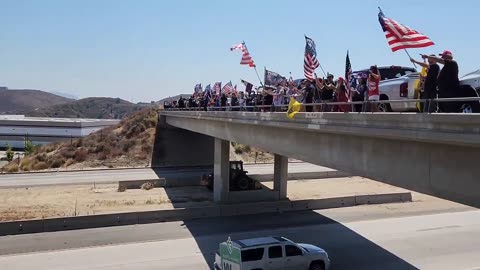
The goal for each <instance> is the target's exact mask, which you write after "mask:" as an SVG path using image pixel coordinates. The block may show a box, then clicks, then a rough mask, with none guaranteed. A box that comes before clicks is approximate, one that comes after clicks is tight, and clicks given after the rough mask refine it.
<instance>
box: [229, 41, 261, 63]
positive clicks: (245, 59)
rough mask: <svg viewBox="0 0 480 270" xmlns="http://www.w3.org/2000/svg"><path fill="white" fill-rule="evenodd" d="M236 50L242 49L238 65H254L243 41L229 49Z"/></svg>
mask: <svg viewBox="0 0 480 270" xmlns="http://www.w3.org/2000/svg"><path fill="white" fill-rule="evenodd" d="M236 50H241V51H242V60H241V61H240V65H248V66H249V67H255V63H254V62H253V59H252V57H251V56H250V53H249V52H248V50H247V46H246V45H245V43H240V44H237V45H235V46H233V47H231V48H230V51H236Z"/></svg>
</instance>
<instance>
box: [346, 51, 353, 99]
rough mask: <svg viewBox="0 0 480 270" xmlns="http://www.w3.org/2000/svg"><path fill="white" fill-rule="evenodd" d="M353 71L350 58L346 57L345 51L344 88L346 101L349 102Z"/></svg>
mask: <svg viewBox="0 0 480 270" xmlns="http://www.w3.org/2000/svg"><path fill="white" fill-rule="evenodd" d="M352 75H353V71H352V63H351V62H350V56H349V55H348V51H347V58H346V60H345V80H346V82H345V86H346V87H347V91H346V92H345V93H346V96H347V99H348V100H351V96H352V95H351V87H352V80H353V76H352Z"/></svg>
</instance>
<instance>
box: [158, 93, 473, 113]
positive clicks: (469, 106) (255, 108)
mask: <svg viewBox="0 0 480 270" xmlns="http://www.w3.org/2000/svg"><path fill="white" fill-rule="evenodd" d="M395 103H404V104H408V103H416V104H417V103H418V104H422V106H420V107H422V108H423V109H422V111H423V112H425V113H435V112H439V104H441V103H455V104H457V105H459V107H460V108H461V107H462V105H464V108H462V109H459V110H458V111H456V112H464V113H480V97H461V98H435V99H401V100H378V101H371V100H367V101H349V102H335V101H329V102H317V103H302V106H303V107H305V108H306V107H317V108H318V107H320V111H319V112H332V109H329V110H327V111H323V110H322V109H321V108H322V107H324V106H329V107H330V106H332V107H335V106H346V105H349V106H350V107H348V108H349V109H348V112H367V110H368V108H369V107H370V105H373V104H377V106H378V107H380V106H381V105H386V104H395ZM425 104H428V106H434V109H433V110H431V109H430V108H426V106H425ZM355 105H362V107H361V110H360V111H357V110H355V109H354V107H355ZM288 106H289V105H288V104H281V105H273V104H272V105H245V106H218V107H217V106H207V107H185V108H177V107H173V108H166V109H165V110H168V111H205V110H207V111H246V112H259V111H265V110H270V111H272V112H274V111H276V110H275V109H278V110H277V111H286V109H287V108H288ZM332 107H330V108H332ZM302 111H304V110H302ZM379 112H388V111H385V110H381V111H379ZM417 112H418V110H417Z"/></svg>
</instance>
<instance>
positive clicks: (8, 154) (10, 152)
mask: <svg viewBox="0 0 480 270" xmlns="http://www.w3.org/2000/svg"><path fill="white" fill-rule="evenodd" d="M5 155H6V158H7V161H8V162H11V161H12V160H13V156H14V155H15V153H14V152H13V150H12V147H10V146H9V145H8V144H7V152H6V153H5Z"/></svg>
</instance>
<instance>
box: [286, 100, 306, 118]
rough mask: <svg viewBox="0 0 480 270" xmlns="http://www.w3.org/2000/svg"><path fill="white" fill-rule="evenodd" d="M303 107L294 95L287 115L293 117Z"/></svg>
mask: <svg viewBox="0 0 480 270" xmlns="http://www.w3.org/2000/svg"><path fill="white" fill-rule="evenodd" d="M301 109H302V103H300V102H298V101H297V100H296V99H295V98H294V97H291V98H290V103H289V104H288V111H287V117H288V118H290V119H293V118H294V117H295V115H296V114H297V113H298V112H299V111H300V110H301Z"/></svg>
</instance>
